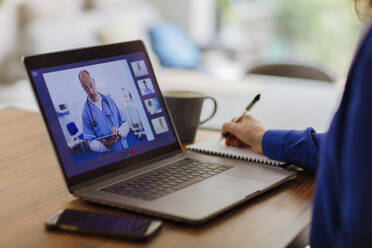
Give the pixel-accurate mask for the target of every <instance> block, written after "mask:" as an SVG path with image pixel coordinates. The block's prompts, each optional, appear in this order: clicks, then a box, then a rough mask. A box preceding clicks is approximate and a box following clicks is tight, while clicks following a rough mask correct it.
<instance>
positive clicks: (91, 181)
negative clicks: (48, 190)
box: [69, 149, 182, 193]
mask: <svg viewBox="0 0 372 248" xmlns="http://www.w3.org/2000/svg"><path fill="white" fill-rule="evenodd" d="M179 153H182V150H181V149H180V150H176V151H173V152H169V153H167V154H164V155H160V156H158V157H155V158H152V159H149V160H147V161H145V162H142V163H139V164H137V165H133V166H130V167H129V168H124V169H121V170H118V171H114V172H111V173H108V174H105V175H103V176H100V177H96V178H94V179H91V180H88V181H85V182H83V183H79V184H77V185H74V186H71V187H69V191H70V192H71V193H73V192H74V191H75V190H77V189H80V188H83V187H87V186H89V185H92V184H95V183H98V182H101V181H104V180H106V179H110V178H113V177H116V176H118V175H122V174H124V173H127V172H130V171H134V170H137V169H140V168H142V167H145V166H147V165H149V164H152V163H155V162H157V161H160V160H163V159H166V158H170V157H172V156H175V155H177V154H179Z"/></svg>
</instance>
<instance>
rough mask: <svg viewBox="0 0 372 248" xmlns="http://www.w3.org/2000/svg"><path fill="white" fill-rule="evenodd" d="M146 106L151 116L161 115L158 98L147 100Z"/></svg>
mask: <svg viewBox="0 0 372 248" xmlns="http://www.w3.org/2000/svg"><path fill="white" fill-rule="evenodd" d="M145 105H146V109H147V112H149V114H151V115H154V114H158V113H161V111H162V109H161V107H160V103H159V101H158V99H157V98H156V97H154V98H150V99H147V100H145Z"/></svg>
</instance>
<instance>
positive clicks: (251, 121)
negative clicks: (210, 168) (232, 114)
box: [221, 94, 266, 154]
mask: <svg viewBox="0 0 372 248" xmlns="http://www.w3.org/2000/svg"><path fill="white" fill-rule="evenodd" d="M259 99H260V94H258V95H257V96H256V97H255V98H254V99H253V100H252V101H251V102H250V103H249V104H248V106H247V107H246V108H245V111H244V113H243V114H242V115H241V116H240V117H239V118H237V119H235V120H233V121H229V122H226V123H225V124H224V125H223V127H222V135H221V140H222V139H223V138H226V145H227V146H236V147H241V146H250V147H251V149H252V150H253V151H254V152H256V153H260V154H262V147H261V143H262V138H263V135H264V133H265V132H266V130H265V129H264V128H263V126H262V125H261V123H260V122H259V121H258V120H256V119H255V118H253V117H252V116H250V115H247V112H248V111H249V110H250V109H251V108H252V107H253V106H254V104H255V103H256V102H257V101H258V100H259Z"/></svg>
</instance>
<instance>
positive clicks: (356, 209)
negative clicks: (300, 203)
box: [335, 37, 372, 247]
mask: <svg viewBox="0 0 372 248" xmlns="http://www.w3.org/2000/svg"><path fill="white" fill-rule="evenodd" d="M369 41H370V42H369V43H368V45H367V46H366V47H365V49H364V50H362V56H363V57H362V58H360V59H359V60H358V62H357V64H356V68H355V69H356V70H355V71H354V73H353V84H352V86H351V87H350V89H349V90H348V91H347V94H345V96H344V97H345V98H348V99H349V101H348V102H347V105H345V106H344V110H345V112H344V113H345V114H344V115H343V116H342V117H343V118H344V119H343V120H344V122H343V123H344V126H343V132H342V135H340V139H342V149H340V152H339V154H338V155H339V156H340V158H341V159H340V163H341V166H337V165H335V166H337V167H336V169H338V168H341V172H340V174H341V175H342V178H343V180H342V181H341V182H340V186H339V191H340V192H341V196H340V203H339V206H340V208H341V210H340V211H341V213H340V215H341V221H340V222H341V223H342V227H341V228H340V230H339V231H338V233H337V238H338V240H337V241H336V242H337V243H339V244H342V245H340V247H371V245H372V235H371V229H372V211H371V209H372V197H371V189H372V162H371V161H372V158H371V154H372V149H371V140H372V128H371V127H372V114H371V106H372V70H371V68H372V37H370V38H369Z"/></svg>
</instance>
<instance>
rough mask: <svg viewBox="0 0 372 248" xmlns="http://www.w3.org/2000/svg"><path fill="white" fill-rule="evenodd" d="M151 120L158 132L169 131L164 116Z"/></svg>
mask: <svg viewBox="0 0 372 248" xmlns="http://www.w3.org/2000/svg"><path fill="white" fill-rule="evenodd" d="M151 122H152V126H153V127H154V130H155V133H156V134H161V133H165V132H168V130H169V129H168V125H167V122H166V121H165V118H164V117H163V116H162V117H159V118H155V119H152V120H151Z"/></svg>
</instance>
